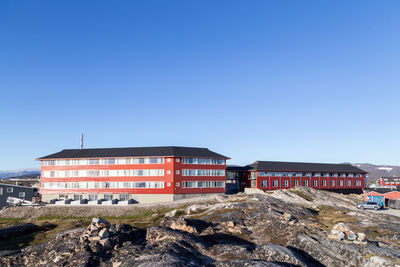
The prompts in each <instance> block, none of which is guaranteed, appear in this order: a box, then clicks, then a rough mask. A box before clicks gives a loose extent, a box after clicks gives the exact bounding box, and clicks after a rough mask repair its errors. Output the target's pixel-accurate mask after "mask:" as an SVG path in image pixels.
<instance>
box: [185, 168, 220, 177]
mask: <svg viewBox="0 0 400 267" xmlns="http://www.w3.org/2000/svg"><path fill="white" fill-rule="evenodd" d="M182 175H183V176H225V170H205V169H183V170H182Z"/></svg>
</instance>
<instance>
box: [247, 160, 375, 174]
mask: <svg viewBox="0 0 400 267" xmlns="http://www.w3.org/2000/svg"><path fill="white" fill-rule="evenodd" d="M249 166H250V167H251V168H252V170H256V171H288V172H289V171H299V172H357V173H367V172H366V171H364V170H361V169H359V168H357V167H354V166H353V165H350V164H332V163H305V162H281V161H256V162H254V163H253V164H250V165H249Z"/></svg>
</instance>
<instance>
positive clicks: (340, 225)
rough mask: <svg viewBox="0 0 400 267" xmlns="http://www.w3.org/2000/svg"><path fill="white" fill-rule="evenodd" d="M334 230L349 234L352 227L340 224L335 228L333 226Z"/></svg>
mask: <svg viewBox="0 0 400 267" xmlns="http://www.w3.org/2000/svg"><path fill="white" fill-rule="evenodd" d="M333 230H338V231H341V232H348V231H350V227H348V226H347V225H346V224H344V223H342V222H340V223H338V224H336V225H335V226H333Z"/></svg>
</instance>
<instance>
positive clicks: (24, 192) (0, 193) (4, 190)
mask: <svg viewBox="0 0 400 267" xmlns="http://www.w3.org/2000/svg"><path fill="white" fill-rule="evenodd" d="M8 197H13V198H19V199H23V200H27V201H30V202H32V201H33V198H35V197H39V194H38V189H37V188H35V187H28V186H20V185H10V184H3V183H0V209H2V208H3V207H5V206H8V203H7V198H8Z"/></svg>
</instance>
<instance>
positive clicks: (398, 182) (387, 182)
mask: <svg viewBox="0 0 400 267" xmlns="http://www.w3.org/2000/svg"><path fill="white" fill-rule="evenodd" d="M378 185H383V186H400V177H381V178H379V180H378Z"/></svg>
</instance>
